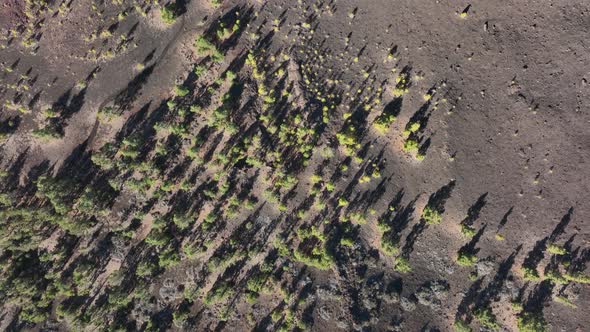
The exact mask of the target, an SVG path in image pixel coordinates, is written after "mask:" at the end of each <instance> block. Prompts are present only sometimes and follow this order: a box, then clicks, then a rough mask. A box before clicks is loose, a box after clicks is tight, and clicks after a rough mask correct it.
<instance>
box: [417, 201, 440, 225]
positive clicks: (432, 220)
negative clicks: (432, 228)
mask: <svg viewBox="0 0 590 332" xmlns="http://www.w3.org/2000/svg"><path fill="white" fill-rule="evenodd" d="M422 219H424V221H426V223H427V224H429V225H438V224H440V222H441V220H442V216H441V215H440V212H438V211H437V210H436V209H434V208H433V207H431V206H429V205H427V206H426V207H425V208H424V211H422Z"/></svg>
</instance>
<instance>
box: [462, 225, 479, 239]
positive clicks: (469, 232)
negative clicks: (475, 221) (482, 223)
mask: <svg viewBox="0 0 590 332" xmlns="http://www.w3.org/2000/svg"><path fill="white" fill-rule="evenodd" d="M461 233H462V234H463V235H465V236H467V237H474V236H475V234H476V231H475V228H473V227H471V226H469V225H466V224H461Z"/></svg>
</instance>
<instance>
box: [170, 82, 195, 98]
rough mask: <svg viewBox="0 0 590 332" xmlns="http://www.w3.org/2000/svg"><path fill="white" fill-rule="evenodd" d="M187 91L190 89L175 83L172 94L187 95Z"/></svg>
mask: <svg viewBox="0 0 590 332" xmlns="http://www.w3.org/2000/svg"><path fill="white" fill-rule="evenodd" d="M189 92H191V90H189V88H187V87H185V86H183V85H177V86H175V87H174V94H175V95H176V96H178V97H184V96H186V95H188V93H189Z"/></svg>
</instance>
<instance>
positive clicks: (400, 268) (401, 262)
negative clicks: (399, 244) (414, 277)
mask: <svg viewBox="0 0 590 332" xmlns="http://www.w3.org/2000/svg"><path fill="white" fill-rule="evenodd" d="M393 269H394V270H395V271H397V272H399V273H408V272H410V271H412V267H411V266H410V261H409V260H408V259H407V258H405V257H402V256H400V257H398V258H396V259H395V265H394V266H393Z"/></svg>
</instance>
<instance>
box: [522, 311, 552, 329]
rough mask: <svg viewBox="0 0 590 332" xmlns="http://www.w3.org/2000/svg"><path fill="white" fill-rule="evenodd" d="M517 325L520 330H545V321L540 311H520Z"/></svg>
mask: <svg viewBox="0 0 590 332" xmlns="http://www.w3.org/2000/svg"><path fill="white" fill-rule="evenodd" d="M517 326H518V331H520V332H543V331H547V323H546V322H545V319H544V318H543V315H542V314H540V313H532V312H522V313H521V314H520V315H519V316H518V322H517Z"/></svg>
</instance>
